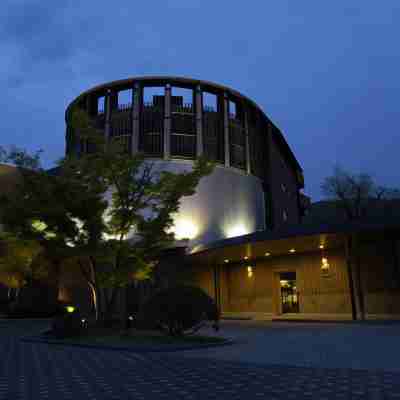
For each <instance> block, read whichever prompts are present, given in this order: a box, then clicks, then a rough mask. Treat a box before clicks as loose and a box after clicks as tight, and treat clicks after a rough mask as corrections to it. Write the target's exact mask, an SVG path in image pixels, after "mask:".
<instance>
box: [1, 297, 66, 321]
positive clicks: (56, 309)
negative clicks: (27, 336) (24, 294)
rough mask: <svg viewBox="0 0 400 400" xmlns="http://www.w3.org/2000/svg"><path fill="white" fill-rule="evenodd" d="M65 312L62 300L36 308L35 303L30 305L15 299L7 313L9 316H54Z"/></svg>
mask: <svg viewBox="0 0 400 400" xmlns="http://www.w3.org/2000/svg"><path fill="white" fill-rule="evenodd" d="M64 312H65V305H64V304H63V303H60V302H58V303H56V304H52V305H48V306H47V307H45V308H43V307H40V308H36V306H35V304H32V305H31V306H28V305H26V304H21V303H19V302H18V301H13V302H11V303H10V304H9V306H8V309H7V312H6V315H7V317H8V318H53V317H54V316H57V315H61V314H63V313H64Z"/></svg>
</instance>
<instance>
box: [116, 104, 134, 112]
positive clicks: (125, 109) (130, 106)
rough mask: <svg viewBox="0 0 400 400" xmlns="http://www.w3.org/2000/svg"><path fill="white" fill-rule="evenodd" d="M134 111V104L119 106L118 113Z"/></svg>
mask: <svg viewBox="0 0 400 400" xmlns="http://www.w3.org/2000/svg"><path fill="white" fill-rule="evenodd" d="M130 109H132V103H128V104H118V111H127V110H130Z"/></svg>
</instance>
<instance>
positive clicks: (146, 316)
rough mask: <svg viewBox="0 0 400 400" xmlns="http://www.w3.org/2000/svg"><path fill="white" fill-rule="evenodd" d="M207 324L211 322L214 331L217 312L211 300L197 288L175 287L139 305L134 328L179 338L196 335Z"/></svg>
mask: <svg viewBox="0 0 400 400" xmlns="http://www.w3.org/2000/svg"><path fill="white" fill-rule="evenodd" d="M206 321H214V328H216V329H217V327H218V321H219V311H218V308H217V306H216V305H215V303H214V300H213V299H212V298H211V297H210V296H209V295H208V294H207V293H205V292H204V291H203V290H202V289H200V288H198V287H194V286H175V287H170V288H168V289H163V290H160V291H158V292H157V293H155V294H154V295H153V296H152V297H151V298H150V299H149V300H147V301H146V302H145V303H144V304H143V305H142V307H141V308H140V310H139V313H138V315H137V318H136V327H137V328H139V329H140V328H142V329H158V330H161V331H163V332H166V333H168V334H169V335H172V336H180V335H184V334H188V333H192V332H194V331H196V330H197V329H199V328H200V327H201V326H203V325H204V323H205V322H206Z"/></svg>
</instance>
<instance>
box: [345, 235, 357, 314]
mask: <svg viewBox="0 0 400 400" xmlns="http://www.w3.org/2000/svg"><path fill="white" fill-rule="evenodd" d="M351 247H352V246H351V236H349V237H346V238H345V257H346V265H347V278H348V280H349V294H350V303H351V315H352V319H353V320H356V319H357V307H356V300H355V295H354V279H353V268H352V262H351Z"/></svg>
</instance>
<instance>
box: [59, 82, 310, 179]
mask: <svg viewBox="0 0 400 400" xmlns="http://www.w3.org/2000/svg"><path fill="white" fill-rule="evenodd" d="M135 82H146V84H147V83H148V84H149V86H162V85H164V84H166V83H169V84H172V85H177V86H179V87H183V88H184V87H188V88H192V87H193V86H197V85H200V86H201V87H202V89H204V90H205V91H208V92H210V93H213V92H216V91H225V92H227V93H228V96H229V95H230V96H232V97H237V98H239V99H242V100H244V101H246V102H248V103H249V104H251V105H252V106H253V107H254V108H256V109H257V110H258V111H259V112H260V113H261V115H262V116H263V117H264V118H265V119H266V120H267V121H268V122H269V123H271V124H272V125H273V126H274V127H275V138H276V140H277V142H278V145H280V146H282V148H283V151H285V152H286V154H287V155H288V157H289V159H290V161H291V162H292V163H293V165H294V167H295V168H296V169H298V170H299V171H300V172H302V171H303V169H302V168H301V166H300V164H299V162H298V161H297V159H296V157H295V155H294V154H293V152H292V150H291V148H290V147H289V145H288V143H287V142H286V139H285V138H284V136H283V134H282V132H281V131H280V129H279V128H278V127H277V126H276V125H275V124H274V123H273V122H272V121H271V120H270V119H269V118H268V116H267V115H266V114H265V113H264V111H263V110H262V109H261V107H260V106H258V104H257V103H256V102H254V101H253V100H251V99H250V98H249V97H247V96H245V95H243V94H242V93H240V92H238V91H237V90H235V89H232V88H230V87H228V86H224V85H221V84H219V83H214V82H211V81H205V80H201V79H193V78H187V77H179V76H172V75H165V76H163V75H155V76H134V77H130V78H126V79H120V80H116V81H110V82H106V83H102V84H100V85H97V86H93V87H92V88H90V89H88V90H86V91H84V92H82V93H81V94H80V95H79V96H78V97H76V98H75V99H74V100H73V101H72V102H71V103H70V104H69V105H68V107H67V109H66V111H65V120H66V121H67V114H68V112H69V109H70V108H71V106H72V105H73V104H75V103H77V102H78V101H79V100H81V99H82V98H84V97H85V96H86V95H88V94H90V93H95V92H97V93H98V94H102V95H104V94H105V93H106V91H107V90H108V89H111V88H113V89H116V90H123V89H127V88H129V87H133V84H134V83H135Z"/></svg>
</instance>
